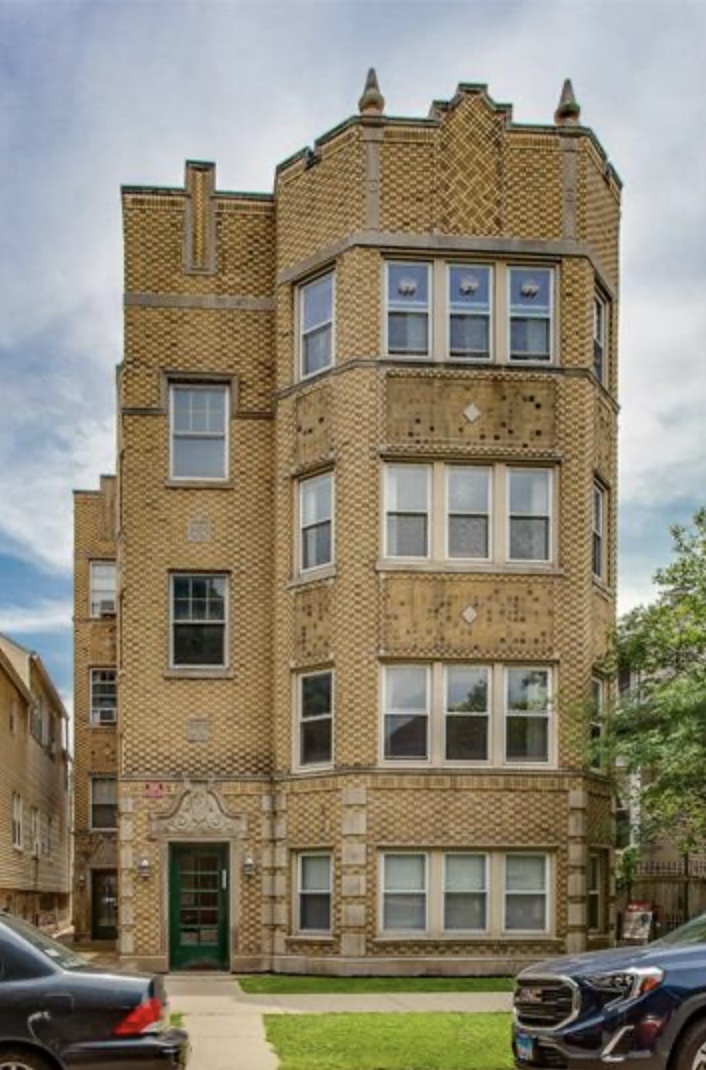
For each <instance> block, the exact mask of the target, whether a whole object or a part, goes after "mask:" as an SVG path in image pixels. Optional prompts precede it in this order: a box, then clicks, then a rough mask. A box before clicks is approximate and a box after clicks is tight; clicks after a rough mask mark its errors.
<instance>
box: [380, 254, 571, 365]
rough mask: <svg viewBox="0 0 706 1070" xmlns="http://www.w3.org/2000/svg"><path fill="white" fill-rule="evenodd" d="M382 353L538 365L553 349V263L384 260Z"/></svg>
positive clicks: (397, 355)
mask: <svg viewBox="0 0 706 1070" xmlns="http://www.w3.org/2000/svg"><path fill="white" fill-rule="evenodd" d="M385 272H386V276H385V279H386V299H387V304H386V339H385V352H386V353H387V354H388V356H390V357H403V358H405V359H408V360H414V359H417V360H425V359H426V360H434V361H453V362H454V363H459V364H468V363H471V362H472V363H484V364H488V363H490V362H491V361H495V362H497V363H499V364H515V363H517V364H528V363H535V364H536V363H539V364H545V363H548V362H549V361H551V360H552V358H553V349H554V333H555V331H554V284H555V273H554V268H553V267H541V266H539V265H526V264H525V265H520V264H517V265H510V264H506V263H502V262H494V263H492V264H490V263H485V264H482V263H468V262H465V263H464V262H463V261H461V262H455V261H447V260H443V259H438V260H434V261H432V262H427V261H407V262H404V263H403V262H401V261H395V260H388V261H387V263H386V265H385Z"/></svg>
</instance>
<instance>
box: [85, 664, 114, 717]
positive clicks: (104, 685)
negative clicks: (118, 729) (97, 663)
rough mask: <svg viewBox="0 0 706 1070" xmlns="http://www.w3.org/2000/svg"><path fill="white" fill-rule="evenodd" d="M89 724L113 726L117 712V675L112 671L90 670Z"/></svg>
mask: <svg viewBox="0 0 706 1070" xmlns="http://www.w3.org/2000/svg"><path fill="white" fill-rule="evenodd" d="M90 685H91V722H92V723H93V724H114V723H115V718H116V710H117V675H116V672H115V670H114V669H91V677H90Z"/></svg>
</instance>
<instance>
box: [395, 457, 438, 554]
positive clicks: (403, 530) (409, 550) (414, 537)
mask: <svg viewBox="0 0 706 1070" xmlns="http://www.w3.org/2000/svg"><path fill="white" fill-rule="evenodd" d="M415 477H416V478H415ZM405 479H406V480H407V484H405ZM421 480H423V482H422V481H421ZM415 483H416V485H415ZM431 484H432V479H431V467H430V466H429V465H426V464H425V465H421V464H388V465H386V466H385V553H386V555H387V556H388V557H418V558H427V557H428V556H429V548H430V516H431Z"/></svg>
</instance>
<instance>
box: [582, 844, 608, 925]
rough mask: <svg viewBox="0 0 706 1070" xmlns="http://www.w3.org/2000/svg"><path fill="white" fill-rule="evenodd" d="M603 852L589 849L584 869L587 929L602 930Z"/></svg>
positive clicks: (603, 904)
mask: <svg viewBox="0 0 706 1070" xmlns="http://www.w3.org/2000/svg"><path fill="white" fill-rule="evenodd" d="M605 872H606V870H605V852H604V851H589V852H588V866H587V869H586V914H587V919H586V920H587V922H588V928H589V930H592V931H593V932H604V931H605V929H606V910H605V901H606V898H605Z"/></svg>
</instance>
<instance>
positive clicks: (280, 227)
mask: <svg viewBox="0 0 706 1070" xmlns="http://www.w3.org/2000/svg"><path fill="white" fill-rule="evenodd" d="M276 197H277V264H278V267H279V268H283V267H287V266H288V265H291V264H294V263H297V262H298V261H300V260H304V259H305V258H306V257H308V256H312V255H313V254H314V253H319V252H320V251H321V250H322V249H325V248H326V246H327V245H331V244H332V243H333V242H335V241H336V239H340V238H343V237H344V236H345V235H346V234H349V233H351V231H355V230H359V229H360V228H361V227H362V226H364V223H365V148H364V145H363V141H362V137H361V132H360V129H359V128H357V127H349V128H348V129H346V130H344V131H343V132H342V133H341V134H339V135H338V136H337V137H335V138H334V139H333V140H331V141H329V142H327V143H326V144H325V145H323V146H322V147H321V148H320V149H319V150H318V152H317V155H316V157H315V158H314V161H313V164H312V166H310V167H308V168H307V166H306V165H305V164H304V163H302V162H297V163H296V164H293V165H292V166H291V167H290V168H288V169H287V170H285V171H283V172H281V173H280V175H279V177H278V181H277V188H276Z"/></svg>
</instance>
